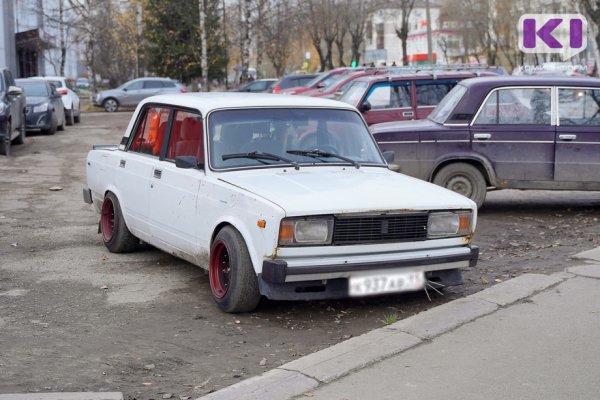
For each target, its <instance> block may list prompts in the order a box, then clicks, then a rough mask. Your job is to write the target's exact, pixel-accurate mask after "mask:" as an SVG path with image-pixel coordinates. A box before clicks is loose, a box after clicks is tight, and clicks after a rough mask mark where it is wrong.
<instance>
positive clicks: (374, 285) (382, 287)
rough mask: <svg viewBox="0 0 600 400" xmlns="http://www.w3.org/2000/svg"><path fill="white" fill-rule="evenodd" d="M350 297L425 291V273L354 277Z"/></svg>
mask: <svg viewBox="0 0 600 400" xmlns="http://www.w3.org/2000/svg"><path fill="white" fill-rule="evenodd" d="M349 285H350V288H349V294H350V296H367V295H370V294H382V293H398V292H406V291H411V290H419V289H423V286H424V285H425V273H424V272H423V271H408V272H396V273H391V274H377V275H364V276H352V277H350V281H349Z"/></svg>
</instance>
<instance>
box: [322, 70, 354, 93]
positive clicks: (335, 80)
mask: <svg viewBox="0 0 600 400" xmlns="http://www.w3.org/2000/svg"><path fill="white" fill-rule="evenodd" d="M346 78H348V75H347V74H339V75H334V76H332V77H331V78H330V79H325V80H324V81H323V83H324V84H325V87H323V89H322V90H323V91H324V92H326V91H328V90H331V89H333V88H334V87H336V86H337V85H338V84H339V83H340V82H342V81H343V80H345V79H346Z"/></svg>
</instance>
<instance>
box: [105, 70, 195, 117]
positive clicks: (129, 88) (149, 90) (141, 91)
mask: <svg viewBox="0 0 600 400" xmlns="http://www.w3.org/2000/svg"><path fill="white" fill-rule="evenodd" d="M185 92H187V89H186V88H185V86H183V85H182V84H181V83H179V82H177V81H175V80H173V79H170V78H138V79H134V80H132V81H129V82H126V83H124V84H122V85H121V86H119V87H118V88H116V89H110V90H104V91H102V92H100V93H98V94H97V95H96V97H95V98H94V105H95V106H97V107H103V108H104V110H105V111H108V112H115V111H117V110H118V109H119V107H120V106H130V107H134V106H137V105H138V103H139V102H140V101H142V100H144V99H145V98H146V97H150V96H154V95H157V94H165V93H185Z"/></svg>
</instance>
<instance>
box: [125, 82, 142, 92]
mask: <svg viewBox="0 0 600 400" xmlns="http://www.w3.org/2000/svg"><path fill="white" fill-rule="evenodd" d="M141 88H142V81H137V82H133V83H132V84H129V85H127V86H126V87H125V89H127V90H140V89H141Z"/></svg>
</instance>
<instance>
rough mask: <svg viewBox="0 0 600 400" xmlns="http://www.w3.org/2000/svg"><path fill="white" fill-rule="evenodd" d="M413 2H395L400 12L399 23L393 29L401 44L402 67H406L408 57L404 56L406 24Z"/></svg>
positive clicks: (408, 0)
mask: <svg viewBox="0 0 600 400" xmlns="http://www.w3.org/2000/svg"><path fill="white" fill-rule="evenodd" d="M414 5H415V0H397V3H396V6H397V8H398V10H400V13H401V14H400V21H399V24H397V25H396V26H395V27H394V30H395V31H396V35H397V36H398V39H400V41H401V42H402V65H408V57H407V54H406V46H407V43H406V41H407V39H408V33H409V28H410V27H409V26H408V23H409V21H410V14H411V13H412V10H413V7H414Z"/></svg>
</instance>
